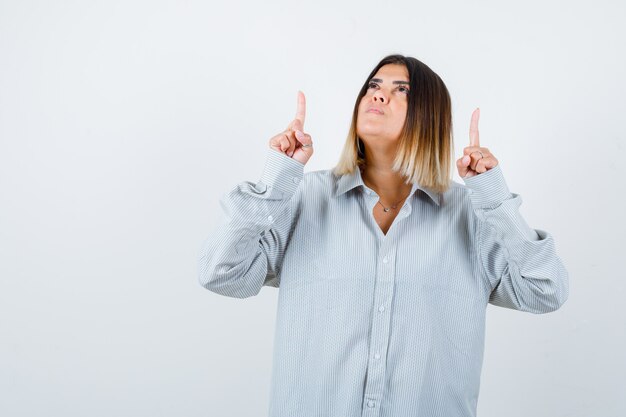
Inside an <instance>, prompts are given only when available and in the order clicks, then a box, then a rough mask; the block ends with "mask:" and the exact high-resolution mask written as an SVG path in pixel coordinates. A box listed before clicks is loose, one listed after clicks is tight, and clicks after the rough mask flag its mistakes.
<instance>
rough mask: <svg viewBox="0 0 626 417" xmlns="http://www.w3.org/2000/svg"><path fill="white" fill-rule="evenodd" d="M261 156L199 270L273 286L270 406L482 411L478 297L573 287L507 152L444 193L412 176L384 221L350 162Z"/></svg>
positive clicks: (218, 287)
mask: <svg viewBox="0 0 626 417" xmlns="http://www.w3.org/2000/svg"><path fill="white" fill-rule="evenodd" d="M266 158H267V159H266V164H265V167H264V171H263V173H262V175H261V179H260V181H258V182H257V183H256V184H254V183H252V182H249V181H243V182H241V183H240V184H237V185H236V186H235V187H233V188H232V189H231V190H230V191H229V192H226V193H224V194H223V195H222V196H221V199H220V206H221V208H222V216H221V221H220V223H219V225H218V226H216V228H215V229H214V230H213V231H212V232H211V233H210V235H209V237H208V239H207V240H206V241H205V242H204V244H203V245H202V248H201V250H200V253H199V280H200V283H201V284H202V286H203V287H205V288H207V289H208V290H210V291H212V292H214V293H217V294H221V295H225V296H228V297H237V298H245V297H251V296H254V295H257V294H258V293H259V291H260V290H261V288H262V287H263V286H270V287H279V296H278V308H277V317H276V333H275V339H274V355H273V365H272V377H271V386H270V406H269V417H357V416H362V417H375V416H376V417H438V416H440V417H471V416H475V415H476V406H477V401H478V392H479V385H480V374H481V367H482V359H483V350H484V336H485V313H486V308H487V304H488V303H491V304H493V305H497V306H502V307H507V308H512V309H517V310H522V311H528V312H531V313H547V312H550V311H554V310H556V309H557V308H559V307H560V306H561V305H562V304H563V303H564V302H565V300H566V299H567V297H568V292H569V290H568V288H569V287H568V274H567V271H566V270H565V268H564V266H563V264H562V262H561V260H560V259H559V257H558V256H557V254H556V251H555V244H554V240H553V238H552V236H551V235H550V234H549V233H547V232H546V231H543V230H538V229H532V228H530V227H529V226H528V225H527V224H526V222H525V221H524V219H523V218H522V217H521V215H520V213H519V210H518V209H519V206H520V204H521V202H522V198H521V197H520V196H519V195H518V194H514V193H511V192H509V190H508V187H507V185H506V183H505V181H504V177H503V175H502V171H501V168H500V164H499V165H497V166H496V167H494V168H492V169H490V170H489V171H487V172H485V173H482V174H479V175H476V176H474V177H471V178H467V179H464V180H463V181H464V182H465V185H462V184H459V183H457V182H453V183H452V185H451V187H450V188H449V189H448V190H447V191H446V192H445V193H443V194H437V193H435V192H432V191H431V190H428V189H423V188H421V187H420V186H418V185H417V184H414V185H413V189H412V191H411V194H410V195H409V197H408V198H407V199H406V200H405V202H404V205H403V206H402V208H401V209H399V210H400V211H399V213H398V215H397V217H396V218H395V219H394V221H393V224H392V225H391V227H390V228H389V230H388V232H387V234H386V235H385V234H384V233H383V232H382V230H381V229H380V227H379V226H378V224H377V223H376V221H375V219H374V216H373V215H372V211H373V208H374V205H375V204H377V201H378V195H377V194H376V192H375V191H373V190H372V189H370V188H368V187H367V186H366V185H365V184H364V182H363V180H362V178H361V173H360V172H359V170H356V172H355V173H354V174H353V175H344V176H341V177H337V176H335V175H333V174H332V171H331V170H319V171H313V172H307V173H304V165H303V164H301V163H300V162H298V161H296V160H294V159H292V158H290V157H289V156H287V155H285V154H282V153H280V152H278V151H275V150H273V149H268V153H267V156H266ZM258 415H262V413H261V412H259V414H258Z"/></svg>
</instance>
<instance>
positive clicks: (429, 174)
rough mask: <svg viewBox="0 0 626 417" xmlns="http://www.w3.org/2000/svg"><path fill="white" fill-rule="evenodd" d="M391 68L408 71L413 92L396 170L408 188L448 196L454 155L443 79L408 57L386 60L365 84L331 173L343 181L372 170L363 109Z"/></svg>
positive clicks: (394, 165)
mask: <svg viewBox="0 0 626 417" xmlns="http://www.w3.org/2000/svg"><path fill="white" fill-rule="evenodd" d="M387 64H401V65H404V66H405V67H406V69H407V71H408V73H409V87H410V92H409V102H408V108H407V115H406V120H405V122H404V127H403V128H402V133H401V134H400V138H399V139H398V152H397V154H396V157H395V159H394V163H393V166H392V170H393V171H395V172H398V173H400V174H401V175H402V176H403V177H405V178H406V182H407V183H418V184H419V185H420V186H422V187H425V188H429V189H431V190H433V191H435V192H438V193H443V192H445V191H446V190H447V189H448V187H449V186H450V182H451V177H450V169H451V167H452V158H453V149H454V140H453V133H452V105H451V100H450V94H449V93H448V89H447V88H446V85H445V84H444V82H443V81H442V79H441V78H440V77H439V76H438V75H437V74H436V73H435V72H434V71H433V70H431V69H430V68H429V67H428V66H427V65H426V64H424V63H422V62H421V61H419V60H417V59H415V58H412V57H405V56H403V55H389V56H387V57H385V58H383V59H382V60H381V61H380V62H379V63H378V65H376V67H375V68H374V69H373V70H372V72H371V73H370V75H369V77H368V78H367V79H366V80H365V83H364V84H363V87H362V88H361V91H360V92H359V95H358V96H357V99H356V102H355V104H354V110H353V112H352V122H351V125H350V130H349V132H348V137H347V138H346V142H345V144H344V147H343V150H342V152H341V155H340V157H339V161H338V163H337V165H336V166H335V167H334V168H333V169H332V172H333V173H334V174H335V175H339V176H340V175H344V174H352V173H353V172H354V170H355V169H357V168H359V169H361V168H363V167H366V166H367V164H366V159H367V155H365V146H364V144H363V142H362V140H361V138H359V137H358V135H357V132H356V123H357V117H358V109H359V103H360V102H361V99H362V98H363V96H365V94H366V93H367V89H368V85H369V82H370V79H371V78H372V77H373V76H374V75H376V73H377V72H378V70H379V69H380V68H381V67H382V66H383V65H387Z"/></svg>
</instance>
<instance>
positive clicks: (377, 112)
mask: <svg viewBox="0 0 626 417" xmlns="http://www.w3.org/2000/svg"><path fill="white" fill-rule="evenodd" d="M365 113H376V114H384V113H383V112H382V110H378V109H368V110H367V111H366V112H365Z"/></svg>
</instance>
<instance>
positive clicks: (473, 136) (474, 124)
mask: <svg viewBox="0 0 626 417" xmlns="http://www.w3.org/2000/svg"><path fill="white" fill-rule="evenodd" d="M479 117H480V109H479V108H478V107H476V110H474V112H473V113H472V121H471V122H470V130H469V137H470V146H480V142H479V139H478V118H479Z"/></svg>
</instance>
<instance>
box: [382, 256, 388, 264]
mask: <svg viewBox="0 0 626 417" xmlns="http://www.w3.org/2000/svg"><path fill="white" fill-rule="evenodd" d="M387 262H389V260H388V259H387V257H386V256H385V257H384V258H383V263H384V264H386V263H387Z"/></svg>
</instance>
